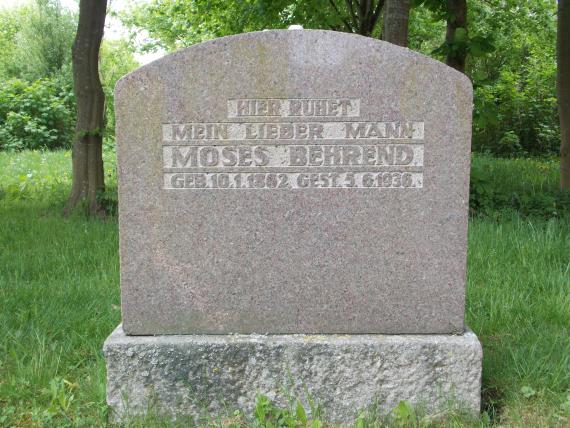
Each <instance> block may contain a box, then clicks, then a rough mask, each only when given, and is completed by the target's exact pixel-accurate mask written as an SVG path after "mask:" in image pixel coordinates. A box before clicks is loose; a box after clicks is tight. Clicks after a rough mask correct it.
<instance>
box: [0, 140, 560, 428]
mask: <svg viewBox="0 0 570 428" xmlns="http://www.w3.org/2000/svg"><path fill="white" fill-rule="evenodd" d="M105 160H106V167H105V172H106V179H107V183H108V184H109V186H110V188H111V189H113V188H115V187H116V186H115V185H116V183H115V168H114V152H113V151H112V150H110V149H108V150H106V151H105ZM473 163H474V167H475V168H476V169H477V170H478V171H479V173H478V174H485V178H484V180H482V182H483V183H484V185H485V186H490V187H493V188H509V189H510V190H512V192H511V193H509V195H510V194H520V195H523V196H521V197H524V194H526V193H528V192H534V193H535V194H536V193H541V192H543V191H544V190H545V189H548V188H554V187H556V182H557V168H558V165H557V162H556V161H543V160H494V159H491V158H488V157H482V156H476V157H475V158H474V161H473ZM70 164H71V159H70V153H69V152H64V151H59V152H20V153H1V152H0V331H1V332H2V334H1V335H0V426H17V427H36V426H38V427H39V426H50V427H51V426H73V427H75V426H105V425H106V417H107V408H106V406H105V365H104V360H103V356H102V352H101V346H102V343H103V341H104V339H105V338H106V337H107V336H108V335H109V333H110V332H111V331H112V330H113V329H114V328H115V326H116V325H117V324H118V323H119V322H120V298H119V273H118V272H119V269H118V267H119V260H118V251H117V248H118V239H117V222H116V219H115V218H114V217H112V216H111V217H110V218H109V219H107V220H105V221H101V220H89V219H86V218H85V217H83V216H82V215H81V214H76V215H74V216H72V217H71V218H68V219H63V218H62V217H61V211H62V208H63V203H64V201H65V197H66V195H67V193H68V191H69V188H70ZM481 171H482V172H481ZM109 195H110V196H109ZM104 198H105V201H106V203H108V204H109V206H110V207H111V208H112V207H113V200H114V198H113V192H110V193H109V194H108V195H106V196H104ZM488 208H489V207H488ZM492 208H493V207H490V208H489V209H488V210H487V211H486V212H487V215H486V216H484V217H478V216H474V217H473V218H472V219H471V221H470V223H469V257H468V285H467V315H466V316H467V323H468V324H469V325H470V326H471V328H472V329H473V330H474V331H475V333H476V334H477V335H478V336H479V338H480V340H481V342H482V344H483V352H484V361H483V401H484V408H483V412H482V414H481V417H480V418H479V419H478V420H468V419H465V418H463V417H462V416H461V415H455V414H449V415H446V416H445V417H444V418H443V420H440V421H439V422H433V421H432V422H428V421H426V420H425V419H421V416H418V415H416V414H413V413H414V412H413V411H411V410H410V409H409V408H407V407H406V403H403V404H402V407H401V408H399V409H396V411H395V413H394V415H393V418H392V423H393V424H396V425H397V426H425V424H433V425H436V426H440V425H442V426H489V425H490V426H532V427H541V426H560V427H564V426H570V292H569V291H570V221H569V220H568V216H566V217H565V216H564V213H556V212H554V213H552V212H551V213H549V214H548V215H547V216H546V217H548V218H549V219H545V218H544V217H545V216H539V215H535V216H533V215H530V216H527V215H521V214H520V213H518V212H516V211H513V210H507V209H501V210H495V211H493V210H492ZM399 407H400V406H399ZM258 409H259V412H257V413H258V416H257V417H256V418H255V419H248V418H246V417H244V416H243V415H241V414H239V413H236V414H234V415H232V416H231V417H230V418H228V419H224V420H217V419H216V420H211V421H208V423H210V424H215V425H229V424H234V426H236V424H237V425H240V424H242V425H245V424H248V425H255V424H257V426H264V424H267V420H268V418H270V419H271V418H273V421H274V422H275V421H277V420H278V421H282V422H283V423H289V424H297V426H304V424H305V423H304V422H303V421H304V418H303V412H302V411H299V410H298V409H293V411H292V412H287V411H286V410H279V409H275V408H272V407H271V404H270V403H267V402H266V401H264V400H263V399H260V401H259V405H258ZM356 410H357V409H355V424H356V425H357V426H359V427H364V426H370V425H374V424H375V423H378V420H377V419H375V417H374V415H373V414H371V413H361V415H360V417H357V414H356ZM410 414H411V415H410ZM268 415H269V416H268ZM323 420H324V421H326V415H325V416H324V418H323ZM308 424H309V425H310V422H308ZM398 424H399V425H398ZM406 424H408V425H406ZM422 424H424V425H422ZM131 425H132V426H168V424H167V423H166V422H164V421H160V420H159V419H154V418H151V419H147V420H142V421H141V420H137V421H133V422H132V424H131ZM318 425H319V424H318V423H316V424H313V426H318ZM325 425H326V423H325Z"/></svg>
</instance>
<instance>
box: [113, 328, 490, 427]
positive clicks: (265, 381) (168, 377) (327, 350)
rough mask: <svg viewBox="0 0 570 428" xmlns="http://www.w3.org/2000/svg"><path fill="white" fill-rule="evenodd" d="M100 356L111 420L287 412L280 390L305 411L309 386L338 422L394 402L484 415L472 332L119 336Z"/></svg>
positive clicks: (477, 346) (119, 331)
mask: <svg viewBox="0 0 570 428" xmlns="http://www.w3.org/2000/svg"><path fill="white" fill-rule="evenodd" d="M104 352H105V358H106V360H107V403H108V404H109V405H110V406H111V408H112V410H113V412H114V413H113V415H112V416H113V418H115V419H120V418H121V417H123V416H124V415H125V414H127V413H128V414H131V415H133V414H142V413H144V412H145V411H147V409H149V408H150V409H152V411H154V412H157V413H165V414H168V415H172V416H176V415H178V416H179V415H192V416H195V417H199V416H204V415H205V414H208V415H210V416H217V415H221V414H227V413H228V412H230V413H231V412H232V411H233V410H235V409H238V408H239V409H242V410H245V411H246V412H251V410H252V406H253V405H254V403H255V396H256V394H258V393H260V394H265V395H267V396H268V397H270V398H271V399H273V400H276V402H277V403H280V404H285V403H286V398H285V394H284V391H285V390H288V391H289V392H290V393H291V394H293V395H297V396H299V397H301V399H302V400H303V401H304V403H305V404H307V403H306V398H307V395H306V393H305V387H306V388H307V390H308V392H309V394H310V395H311V396H312V398H313V399H315V400H317V402H318V403H319V404H320V405H321V407H322V409H323V411H324V419H325V420H326V421H335V422H354V419H355V417H356V414H357V411H358V410H359V409H365V408H367V407H368V406H370V405H372V404H373V403H376V402H377V403H378V404H379V406H380V410H381V411H382V412H388V411H390V410H391V409H392V408H394V407H395V406H396V405H397V404H398V403H399V401H400V400H409V401H410V402H411V403H415V404H420V405H422V406H425V407H426V408H427V410H428V411H430V412H432V413H433V412H436V411H439V410H442V409H445V408H446V406H450V405H451V406H458V407H460V408H462V409H464V410H467V411H469V412H472V413H474V414H477V413H478V412H479V406H480V388H481V345H480V344H479V341H478V340H477V337H476V336H475V335H474V334H473V333H472V332H470V331H467V332H466V333H464V334H463V335H458V336H453V335H269V336H260V335H172V336H156V337H151V336H146V337H143V336H127V335H125V334H124V332H123V331H122V329H121V327H118V328H117V329H116V330H115V331H114V332H113V334H112V335H111V336H110V337H109V338H108V339H107V341H106V342H105V347H104ZM289 379H291V380H292V381H293V383H292V384H291V382H290V381H289ZM127 403H128V405H127ZM306 407H307V408H308V406H306Z"/></svg>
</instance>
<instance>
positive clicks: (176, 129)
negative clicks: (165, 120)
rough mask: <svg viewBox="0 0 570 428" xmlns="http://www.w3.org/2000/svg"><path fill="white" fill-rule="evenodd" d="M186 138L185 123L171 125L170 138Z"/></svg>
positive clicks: (177, 139) (179, 139)
mask: <svg viewBox="0 0 570 428" xmlns="http://www.w3.org/2000/svg"><path fill="white" fill-rule="evenodd" d="M187 138H188V129H187V128H186V125H172V139H173V140H176V141H181V140H186V139H187Z"/></svg>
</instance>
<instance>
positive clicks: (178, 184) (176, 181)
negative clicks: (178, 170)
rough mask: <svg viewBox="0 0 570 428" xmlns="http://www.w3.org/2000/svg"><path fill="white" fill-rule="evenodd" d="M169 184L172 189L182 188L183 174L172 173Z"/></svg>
mask: <svg viewBox="0 0 570 428" xmlns="http://www.w3.org/2000/svg"><path fill="white" fill-rule="evenodd" d="M170 184H171V185H172V187H173V188H174V189H182V188H183V187H184V174H172V177H170Z"/></svg>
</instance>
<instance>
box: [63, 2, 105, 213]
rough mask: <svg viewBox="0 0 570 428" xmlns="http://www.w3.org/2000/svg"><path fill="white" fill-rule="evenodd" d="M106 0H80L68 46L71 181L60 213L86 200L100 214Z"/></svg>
mask: <svg viewBox="0 0 570 428" xmlns="http://www.w3.org/2000/svg"><path fill="white" fill-rule="evenodd" d="M106 12H107V0H81V1H80V2H79V24H78V26H77V34H76V35H75V41H74V43H73V48H72V64H73V83H74V91H75V97H76V99H77V125H76V127H75V131H76V134H75V141H74V143H73V160H72V170H73V184H72V187H71V194H70V196H69V199H68V201H67V205H66V207H65V211H64V214H65V215H68V214H69V213H70V212H71V210H73V208H74V207H76V206H77V205H78V204H80V203H82V202H83V201H86V202H87V206H88V210H89V214H90V215H92V216H100V217H101V216H104V215H105V211H104V209H103V208H102V207H101V206H100V204H99V203H98V201H97V194H98V193H99V192H101V191H103V190H104V188H105V182H104V173H103V126H104V110H105V94H104V93H103V87H102V86H101V80H100V78H99V48H100V46H101V40H102V38H103V29H104V25H105V14H106Z"/></svg>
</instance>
